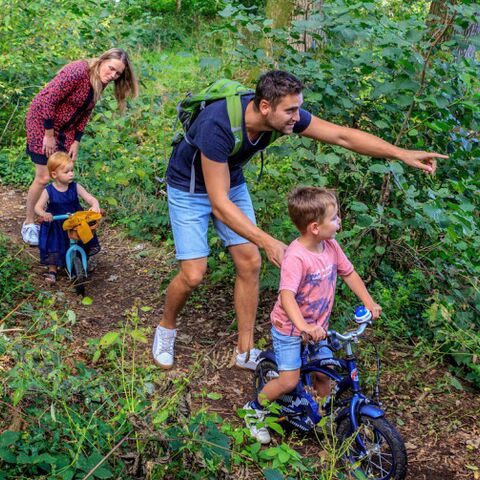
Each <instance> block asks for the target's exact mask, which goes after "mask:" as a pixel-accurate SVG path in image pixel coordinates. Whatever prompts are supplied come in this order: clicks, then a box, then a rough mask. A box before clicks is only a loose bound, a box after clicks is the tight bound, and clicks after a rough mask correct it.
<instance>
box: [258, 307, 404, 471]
mask: <svg viewBox="0 0 480 480" xmlns="http://www.w3.org/2000/svg"><path fill="white" fill-rule="evenodd" d="M371 318H372V315H371V313H370V311H369V310H368V309H366V308H365V307H363V306H362V307H358V308H357V309H356V310H355V322H357V324H358V325H359V326H358V329H357V330H355V331H352V332H347V333H344V334H340V333H338V332H336V331H335V330H329V331H328V343H329V348H330V349H331V350H332V352H334V351H337V350H341V349H343V350H344V351H345V358H344V359H343V358H328V359H324V360H310V359H309V358H310V355H311V354H312V355H313V354H314V349H313V346H311V345H308V344H307V345H304V346H302V353H301V355H302V366H301V367H300V380H299V382H298V384H297V386H296V388H295V390H293V391H292V392H291V393H289V394H286V395H283V396H282V397H281V398H279V399H277V401H276V403H277V404H278V405H279V406H280V412H279V413H278V415H279V416H280V418H279V421H280V422H282V423H285V424H287V425H286V426H288V427H290V428H291V429H295V430H297V431H300V432H302V433H312V432H313V431H314V430H315V427H316V426H317V424H318V423H319V422H320V419H321V416H322V414H321V413H320V406H319V404H318V403H317V401H316V400H315V398H314V395H313V394H312V393H313V391H314V389H313V379H312V374H313V373H315V372H319V373H323V374H324V375H326V376H328V377H329V378H330V379H331V380H332V381H333V382H332V383H333V385H334V386H333V388H332V392H331V396H330V398H328V399H327V400H326V401H325V403H324V404H323V405H322V408H323V415H326V416H327V417H329V418H330V419H331V420H332V421H333V422H334V423H335V427H336V428H335V431H336V435H337V437H338V440H339V442H340V443H341V444H343V445H345V448H346V453H345V456H344V461H345V463H347V465H348V464H350V466H351V467H350V471H351V474H352V477H353V478H357V479H358V478H360V479H374V480H390V479H391V480H403V479H404V478H405V476H406V472H407V453H406V450H405V444H404V442H403V440H402V437H401V436H400V434H399V433H398V431H397V430H396V428H395V427H394V426H393V425H392V424H391V423H390V422H389V421H388V420H387V419H386V418H385V412H384V411H383V410H382V409H381V408H380V405H381V404H380V402H378V401H374V400H372V399H370V398H368V397H367V396H365V395H364V394H363V393H362V390H361V387H360V377H359V373H358V369H357V364H356V359H355V356H354V355H353V349H352V344H353V343H358V341H359V338H360V337H361V336H362V334H363V333H364V331H365V329H366V328H367V326H369V325H371ZM259 360H260V361H259V364H258V365H257V368H256V370H255V377H254V389H255V391H256V393H257V395H258V393H259V392H260V390H261V389H262V388H263V386H264V385H265V384H266V383H267V382H268V381H269V380H271V379H273V378H276V377H278V368H277V364H276V361H275V354H274V352H273V351H272V350H267V351H263V352H262V353H261V354H260V355H259ZM379 366H380V365H379V361H378V358H377V368H378V369H379ZM377 371H378V370H377ZM378 381H379V378H378V375H377V385H376V392H377V395H376V396H377V397H378V391H379V389H378Z"/></svg>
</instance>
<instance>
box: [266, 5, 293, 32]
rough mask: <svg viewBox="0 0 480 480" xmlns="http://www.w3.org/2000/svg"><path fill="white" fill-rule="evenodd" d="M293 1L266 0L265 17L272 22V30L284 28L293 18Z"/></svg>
mask: <svg viewBox="0 0 480 480" xmlns="http://www.w3.org/2000/svg"><path fill="white" fill-rule="evenodd" d="M294 8H295V0H267V5H266V7H265V13H266V17H267V18H269V19H270V20H272V21H273V25H272V26H273V28H285V27H287V26H288V25H289V23H290V20H291V19H292V17H293V12H294Z"/></svg>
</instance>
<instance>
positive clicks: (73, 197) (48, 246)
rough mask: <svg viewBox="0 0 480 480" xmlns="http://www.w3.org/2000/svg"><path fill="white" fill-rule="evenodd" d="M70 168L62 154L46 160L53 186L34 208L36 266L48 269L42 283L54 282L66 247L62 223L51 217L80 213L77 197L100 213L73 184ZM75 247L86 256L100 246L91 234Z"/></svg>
mask: <svg viewBox="0 0 480 480" xmlns="http://www.w3.org/2000/svg"><path fill="white" fill-rule="evenodd" d="M73 165H74V162H73V161H72V159H71V158H70V156H69V155H68V153H66V152H56V153H54V154H53V155H51V156H50V157H49V159H48V162H47V168H48V173H49V175H50V178H51V179H52V180H53V182H52V183H50V184H49V185H47V187H46V188H45V190H43V192H42V194H41V196H40V199H39V200H38V202H37V204H36V205H35V213H36V214H37V215H39V216H40V217H43V220H44V222H43V223H42V225H41V226H40V235H39V242H38V246H39V248H40V263H41V264H42V265H47V266H48V270H47V272H46V273H45V274H44V275H45V281H46V282H47V283H49V284H54V283H55V282H56V281H57V270H58V267H64V266H65V253H66V252H67V250H68V248H69V247H70V240H69V238H68V233H67V232H66V231H64V230H63V228H62V224H63V222H64V221H63V220H55V221H52V217H53V216H54V215H64V214H66V213H75V212H78V211H80V210H83V208H82V206H81V205H80V201H79V198H78V197H80V198H82V199H83V200H85V202H87V203H88V204H89V205H90V210H92V211H94V212H98V213H99V212H100V205H99V203H98V200H97V199H96V198H95V197H94V196H93V195H91V194H90V193H88V192H87V191H86V190H85V188H83V187H82V186H81V185H79V184H78V183H75V182H74V181H73V177H74V174H73ZM79 244H80V245H81V246H82V248H83V249H84V250H85V252H86V253H87V255H88V256H92V255H95V254H96V253H98V252H99V251H100V244H99V243H98V239H97V236H96V235H95V234H94V236H93V238H92V240H90V241H89V242H88V243H87V244H83V243H82V242H79Z"/></svg>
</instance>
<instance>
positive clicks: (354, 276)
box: [342, 270, 382, 320]
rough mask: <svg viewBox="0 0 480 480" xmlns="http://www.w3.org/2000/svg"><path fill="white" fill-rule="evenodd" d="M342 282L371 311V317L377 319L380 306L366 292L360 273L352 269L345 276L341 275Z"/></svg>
mask: <svg viewBox="0 0 480 480" xmlns="http://www.w3.org/2000/svg"><path fill="white" fill-rule="evenodd" d="M342 278H343V280H344V282H345V283H346V284H347V285H348V287H349V288H350V290H351V291H352V292H353V293H354V294H355V295H356V296H357V297H358V299H359V300H360V301H361V302H362V303H363V304H364V305H365V306H366V307H367V308H368V309H369V310H370V311H371V312H372V317H373V319H374V320H375V319H377V318H378V317H379V316H380V314H381V313H382V307H381V306H380V305H378V304H377V303H376V302H375V301H374V300H373V298H372V297H371V295H370V294H369V293H368V290H367V287H366V286H365V283H364V282H363V280H362V279H361V277H360V275H359V274H358V273H357V272H356V271H355V270H354V271H353V272H352V273H350V274H349V275H346V276H342Z"/></svg>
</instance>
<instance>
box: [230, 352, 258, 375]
mask: <svg viewBox="0 0 480 480" xmlns="http://www.w3.org/2000/svg"><path fill="white" fill-rule="evenodd" d="M260 353H261V350H259V349H258V348H252V349H251V350H250V356H249V358H248V360H247V352H243V353H237V361H236V362H235V366H236V367H238V368H245V369H247V370H255V369H256V368H257V365H258V356H259V355H260Z"/></svg>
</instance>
